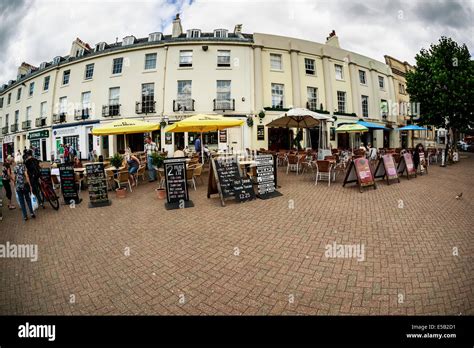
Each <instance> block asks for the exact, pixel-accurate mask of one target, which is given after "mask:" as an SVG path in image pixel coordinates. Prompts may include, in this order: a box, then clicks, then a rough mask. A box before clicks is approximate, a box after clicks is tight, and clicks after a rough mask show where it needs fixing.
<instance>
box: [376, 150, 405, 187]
mask: <svg viewBox="0 0 474 348" xmlns="http://www.w3.org/2000/svg"><path fill="white" fill-rule="evenodd" d="M374 178H375V179H379V178H382V179H383V178H385V179H386V180H387V185H390V180H397V181H398V182H400V178H399V177H398V174H397V168H396V167H395V161H394V160H393V156H392V155H390V154H387V155H384V156H382V158H381V159H379V162H378V163H377V168H376V169H375V173H374Z"/></svg>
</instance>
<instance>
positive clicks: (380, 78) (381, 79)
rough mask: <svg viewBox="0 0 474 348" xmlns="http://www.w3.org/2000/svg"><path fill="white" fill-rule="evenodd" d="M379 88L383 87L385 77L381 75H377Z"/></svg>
mask: <svg viewBox="0 0 474 348" xmlns="http://www.w3.org/2000/svg"><path fill="white" fill-rule="evenodd" d="M379 88H380V89H385V79H384V77H383V76H379Z"/></svg>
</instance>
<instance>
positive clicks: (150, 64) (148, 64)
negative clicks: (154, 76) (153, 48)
mask: <svg viewBox="0 0 474 348" xmlns="http://www.w3.org/2000/svg"><path fill="white" fill-rule="evenodd" d="M153 69H156V53H147V54H145V70H153Z"/></svg>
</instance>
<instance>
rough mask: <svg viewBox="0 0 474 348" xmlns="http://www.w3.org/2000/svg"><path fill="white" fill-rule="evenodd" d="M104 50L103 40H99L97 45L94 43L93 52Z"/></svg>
mask: <svg viewBox="0 0 474 348" xmlns="http://www.w3.org/2000/svg"><path fill="white" fill-rule="evenodd" d="M103 50H105V42H99V43H98V44H97V45H95V52H100V51H103Z"/></svg>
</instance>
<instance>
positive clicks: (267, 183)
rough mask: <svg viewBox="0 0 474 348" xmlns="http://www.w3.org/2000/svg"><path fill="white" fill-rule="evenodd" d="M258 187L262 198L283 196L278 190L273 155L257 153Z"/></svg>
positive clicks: (259, 195)
mask: <svg viewBox="0 0 474 348" xmlns="http://www.w3.org/2000/svg"><path fill="white" fill-rule="evenodd" d="M255 161H256V162H257V189H258V197H259V198H261V199H266V198H271V197H276V196H281V193H279V192H278V191H276V172H275V166H274V158H273V155H257V156H255Z"/></svg>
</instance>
